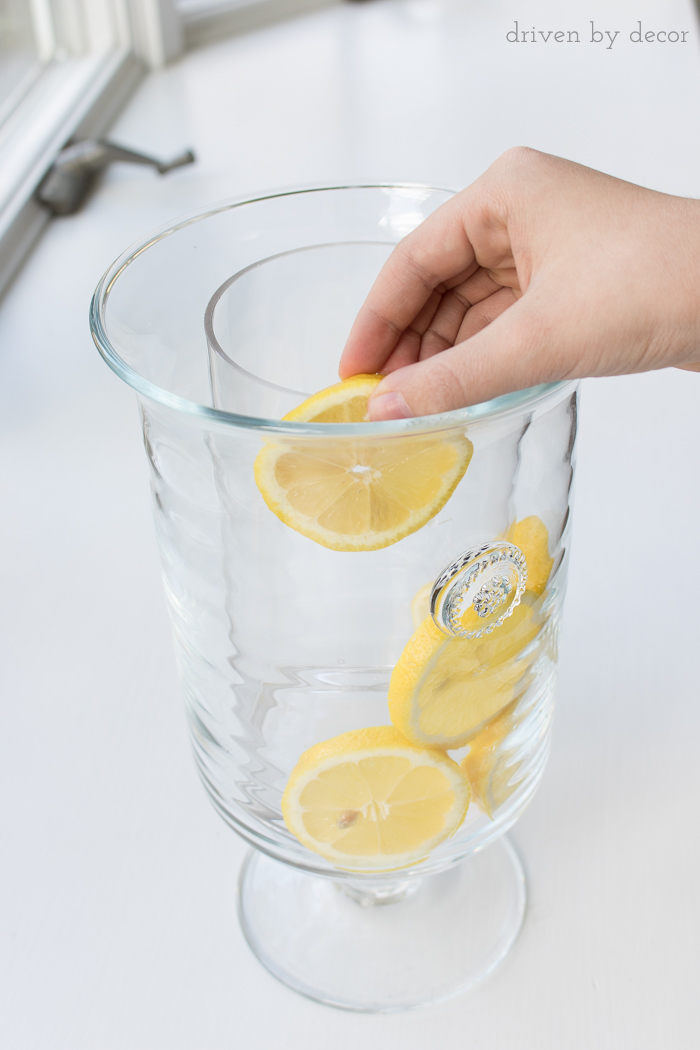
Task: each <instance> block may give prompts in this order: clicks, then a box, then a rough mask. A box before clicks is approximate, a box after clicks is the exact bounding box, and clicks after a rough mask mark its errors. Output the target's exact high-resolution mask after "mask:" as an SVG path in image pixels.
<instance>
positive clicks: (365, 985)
mask: <svg viewBox="0 0 700 1050" xmlns="http://www.w3.org/2000/svg"><path fill="white" fill-rule="evenodd" d="M449 196H450V194H449V193H448V192H447V191H442V190H436V189H432V188H429V187H423V186H354V187H333V188H324V189H312V190H297V191H293V192H289V193H281V194H277V195H274V196H268V197H261V198H259V199H254V200H245V201H239V202H233V203H227V204H223V205H219V206H217V207H215V208H212V209H210V210H207V211H204V212H200V213H198V214H196V215H193V216H191V217H188V218H185V219H183V220H182V221H181V222H179V223H177V224H175V225H172V226H170V227H168V228H166V229H163V230H161V231H159V232H157V233H155V234H154V235H152V236H150V237H149V238H147V239H145V240H144V241H143V242H142V243H140V244H138V245H137V246H135V247H134V248H132V249H131V250H129V251H128V252H127V253H125V254H124V255H123V256H122V257H121V258H120V259H118V260H117V261H116V262H115V263H114V265H113V266H112V267H111V268H110V269H109V271H108V272H107V273H106V274H105V276H104V277H103V279H102V281H101V282H100V284H99V286H98V288H97V290H96V293H95V296H94V298H93V303H92V307H91V326H92V333H93V337H94V339H95V342H96V344H97V346H98V349H99V351H100V353H101V354H102V356H103V357H104V359H105V360H106V362H107V363H108V364H109V366H110V367H111V368H112V369H113V370H114V371H115V372H116V373H117V375H119V376H120V378H121V379H123V380H124V381H125V382H127V383H128V384H129V385H130V386H132V387H133V388H134V390H135V391H136V393H137V396H138V402H139V407H140V413H141V420H142V426H143V436H144V444H145V448H146V453H147V456H148V460H149V464H150V470H151V486H152V492H153V501H154V512H155V522H156V529H157V534H158V540H159V545H160V552H161V558H162V569H163V580H164V586H165V592H166V596H167V602H168V608H169V612H170V617H171V621H172V627H173V632H174V637H175V646H176V655H177V662H178V669H179V674H180V679H181V682H182V689H183V693H184V698H185V706H186V712H187V717H188V720H189V726H190V731H191V738H192V745H193V750H194V755H195V759H196V762H197V766H198V769H199V772H200V774H201V778H202V781H203V783H204V786H205V788H206V790H207V792H208V794H209V796H210V798H211V800H212V802H213V804H214V806H215V807H216V809H217V811H218V812H219V813H220V814H221V816H222V817H223V819H224V820H225V821H226V822H227V823H228V824H229V825H230V826H231V827H232V828H233V829H234V830H235V831H236V832H238V834H239V835H241V836H242V837H243V838H244V839H246V841H247V842H249V843H250V844H251V846H252V847H253V852H252V853H251V855H250V856H249V858H248V860H247V862H246V864H245V866H244V869H243V872H242V875H241V884H240V895H239V902H240V920H241V924H242V927H243V930H244V932H245V935H246V937H247V939H248V941H249V943H250V945H251V947H252V949H253V951H254V952H255V953H256V955H257V956H258V958H259V959H260V960H261V961H262V962H263V963H264V965H265V966H266V967H267V968H268V969H269V970H270V971H271V972H272V973H273V974H274V975H275V976H277V977H278V978H280V979H281V980H283V981H285V982H286V983H287V984H288V985H290V986H291V987H293V988H295V989H296V990H298V991H299V992H301V993H303V994H305V995H307V996H309V997H311V998H314V999H317V1000H320V1001H322V1002H325V1003H329V1004H332V1005H335V1006H339V1007H344V1008H347V1009H355V1010H371V1011H388V1010H397V1009H406V1008H409V1007H414V1006H418V1005H423V1004H426V1003H430V1002H436V1001H439V1000H441V999H444V998H446V997H448V996H451V995H453V994H455V993H456V992H458V991H461V990H463V989H465V988H467V987H470V986H471V985H473V984H474V983H475V982H477V981H479V980H480V979H482V978H483V977H484V976H485V975H486V974H487V973H489V972H490V971H491V970H492V969H493V968H494V966H496V964H497V963H498V962H499V961H500V960H501V959H502V958H503V957H504V955H505V954H506V953H507V951H508V950H509V948H510V947H511V945H512V943H513V941H514V939H515V937H516V935H517V932H518V930H519V928H520V924H521V922H522V918H523V913H524V904H525V888H524V879H523V873H522V869H521V866H520V863H519V861H518V859H517V857H516V855H515V853H514V851H513V849H512V847H511V846H510V844H509V843H508V841H507V839H505V838H504V833H505V832H506V831H507V830H508V828H510V827H511V826H512V825H513V823H514V822H515V821H516V820H517V819H518V817H519V815H520V813H521V812H522V811H523V809H524V808H525V806H526V805H527V804H528V802H529V801H530V799H531V798H532V796H533V793H534V792H535V790H536V788H537V785H538V782H539V780H540V778H541V776H542V772H543V769H544V765H545V762H546V757H547V750H548V744H549V736H550V728H551V722H552V710H553V691H554V681H555V672H556V663H557V634H558V629H559V623H560V618H561V609H562V601H563V596H564V589H565V581H566V568H567V554H568V546H569V533H570V493H571V484H572V476H573V458H572V457H573V449H574V440H575V434H576V407H577V391H576V386H575V384H572V383H562V384H553V385H549V386H545V387H538V388H534V389H531V390H527V391H521V392H518V393H515V394H511V395H508V396H506V397H501V398H498V399H496V400H494V401H492V402H489V403H487V404H481V405H477V406H474V407H471V408H466V409H462V410H459V411H455V412H450V413H446V414H444V415H439V416H429V417H423V418H419V419H408V420H400V421H393V422H382V423H369V422H361V423H337V422H320V423H319V422H303V421H298V420H296V421H295V420H285V419H283V418H281V417H282V416H283V415H284V414H285V413H288V412H289V411H290V410H293V409H294V408H295V406H296V405H298V404H299V403H300V402H301V401H303V400H304V399H305V398H307V397H308V396H309V395H310V394H312V393H314V392H315V391H317V390H319V389H321V388H324V387H326V386H329V385H331V384H333V383H335V382H337V375H336V369H337V362H338V359H339V356H340V352H341V350H342V347H343V344H344V341H345V338H346V336H347V333H348V331H349V328H350V325H351V323H352V320H353V318H354V316H355V314H356V313H357V310H358V309H359V307H360V305H361V303H362V301H363V299H364V296H365V295H366V293H367V291H368V290H369V287H370V285H371V283H372V280H373V278H374V277H375V276H376V274H377V272H378V270H379V268H380V266H381V265H382V263H383V262H384V260H385V259H386V258H387V257H388V255H389V254H390V252H391V250H392V248H393V247H394V245H395V244H396V243H397V242H398V241H399V240H400V239H401V238H402V237H403V236H404V235H405V234H407V233H408V232H410V231H411V230H412V229H414V228H415V227H416V226H417V225H418V224H419V223H420V222H421V221H422V220H423V219H424V218H425V217H427V216H428V215H429V214H430V213H431V212H432V211H433V210H434V209H435V208H436V207H438V206H439V205H440V204H442V203H444V202H445V201H446V200H447V199H448V198H449ZM426 449H427V450H428V452H426ZM436 449H437V450H438V451H440V450H443V451H444V450H445V449H447V450H448V451H449V450H452V451H454V450H456V451H454V455H455V456H457V457H460V456H461V457H462V459H461V460H460V463H461V466H460V467H459V469H458V470H457V471H456V480H455V483H454V484H453V485H452V483H450V484H451V488H450V487H449V486H448V488H449V491H448V492H447V495H446V496H445V498H444V500H443V502H442V504H440V505H439V506H438V505H437V504H436V506H435V507H434V508H429V513H428V517H427V520H424V521H421V522H420V524H419V525H418V526H417V527H410V523H411V521H412V520H413V519H410V520H409V527H410V528H409V531H408V532H407V533H401V529H398V530H397V532H396V534H395V535H389V534H388V533H387V535H384V533H382V537H383V538H382V546H380V547H378V548H377V549H367V543H366V541H364V540H363V542H364V543H365V546H364V547H362V544H360V546H359V547H358V546H357V543H355V541H349V540H346V541H341V542H340V543H336V546H335V548H334V547H333V545H332V543H333V535H334V533H333V527H332V526H331V527H330V528H329V527H328V526H327V523H326V525H323V529H325V531H323V530H321V531H318V529H317V530H316V531H314V528H315V526H314V527H307V525H304V521H306V520H307V518H308V515H307V518H303V515H302V518H303V521H302V519H301V518H298V517H297V518H295V513H296V512H295V510H294V507H292V509H291V511H289V513H285V511H284V509H282V511H280V509H279V507H277V509H276V510H275V509H274V506H273V508H272V509H271V503H273V504H274V501H273V500H271V498H270V495H269V492H267V493H266V492H265V484H264V482H261V471H262V468H261V464H263V465H264V463H265V462H266V457H267V460H269V461H270V462H271V463H273V465H274V470H277V471H278V474H279V470H278V466H277V465H278V464H279V463H281V462H285V463H290V462H293V461H295V457H296V458H297V459H298V458H299V457H302V459H303V457H307V458H310V459H311V460H313V461H314V462H318V461H319V460H323V459H324V457H326V458H328V457H330V458H331V459H333V457H335V460H337V458H338V457H339V456H340V457H341V458H342V457H346V458H348V457H349V459H351V460H352V461H353V462H356V463H359V464H365V466H358V467H355V468H353V469H356V470H360V469H361V470H366V469H368V468H367V467H366V464H367V463H374V462H377V461H378V460H377V457H379V459H381V457H386V456H387V455H389V456H392V455H394V456H395V455H397V454H398V455H399V458H400V459H401V460H402V462H403V461H405V462H408V463H410V464H415V471H416V477H418V475H419V474H420V471H421V469H423V468H421V466H420V464H421V463H422V462H424V461H425V457H426V456H428V459H430V456H431V455H433V452H434V450H436ZM285 457H286V459H285ZM353 457H354V458H353ZM335 460H334V461H335ZM305 461H306V460H305ZM430 462H433V461H432V460H430ZM462 466H463V467H464V469H463V470H462ZM431 469H432V468H431ZM460 472H461V473H460ZM438 473H439V472H438ZM271 476H272V475H271ZM275 477H277V474H275ZM438 482H439V478H438ZM438 482H436V484H438ZM438 487H439V485H438ZM443 495H444V493H443ZM437 502H438V503H439V500H438V501H437ZM409 517H410V516H409ZM318 520H320V518H319V519H318ZM300 521H301V526H300ZM320 528H321V526H319V529H320ZM304 530H305V531H304ZM399 533H401V534H400V535H399ZM329 537H330V538H331V539H330V540H329ZM385 540H386V542H384V541H385ZM353 543H355V545H354V546H353ZM343 544H344V546H343ZM421 630H422V631H423V632H424V633H425V632H428V634H429V635H430V637H431V638H432V639H433V641H434V643H435V644H436V645H440V644H442V641H441V639H443V637H444V640H445V643H447V642H448V641H449V643H450V645H453V646H454V647H456V648H455V651H456V652H458V654H459V657H460V660H461V659H462V656H463V654H466V653H468V654H470V655H469V660H468V661H467V663H466V664H465V663H463V664H461V665H460V666H461V667H462V671H461V672H460V673H461V675H462V677H461V678H460V679H459V682H458V683H457V684H458V687H459V688H458V689H456V687H454V683H452V685H451V686H450V688H451V689H452V692H451V694H450V695H451V702H452V703H454V704H456V705H457V709H458V710H459V711H460V712H461V711H462V706H464V711H466V710H467V708H468V707H469V705H470V704H471V705H472V706H471V708H469V710H472V709H473V710H474V711H476V712H477V713H476V714H471V715H469V716H468V717H467V715H466V714H465V715H464V717H463V718H462V722H461V723H460V725H459V726H458V727H457V729H456V730H455V732H454V733H452V735H450V733H448V734H447V735H445V729H444V726H442V725H441V723H440V719H441V717H442V708H441V706H440V704H439V703H434V700H435V698H434V697H431V696H428V699H427V700H426V704H427V706H426V708H425V710H423V709H422V708H420V705H419V706H418V708H417V709H416V710H417V714H415V724H416V726H417V729H416V732H417V733H418V734H419V735H418V745H416V744H415V741H414V747H415V746H419V748H422V750H420V751H419V752H417V754H418V758H419V759H420V760H421V761H422V758H421V756H422V755H423V753H425V754H426V755H427V756H428V759H430V756H431V755H433V754H434V753H435V752H439V755H438V758H439V760H440V761H443V760H448V759H449V760H450V761H451V762H452V763H454V768H456V769H458V770H459V773H458V774H455V775H459V776H460V777H462V778H463V779H464V781H465V783H468V785H469V787H468V792H469V795H470V803H469V806H468V809H467V811H466V816H464V818H463V819H460V821H459V823H458V826H456V827H453V828H451V829H450V833H449V834H447V835H445V836H443V839H442V841H440V842H438V843H437V844H435V845H434V846H433V847H432V848H430V849H429V850H428V851H426V852H425V853H424V854H422V855H418V854H419V853H420V850H418V852H417V853H416V855H415V856H412V857H411V858H410V859H409V861H408V862H405V860H406V858H405V857H404V858H403V861H402V863H401V865H400V866H398V867H397V868H394V867H392V864H393V859H395V858H393V854H392V855H391V856H390V855H389V854H387V857H386V863H385V864H384V861H383V859H382V857H383V854H382V855H381V856H379V857H374V858H373V859H372V861H371V864H370V863H369V862H368V860H367V858H366V857H363V856H359V855H357V854H353V853H352V852H351V851H350V852H345V853H344V852H343V849H344V847H343V844H342V842H343V836H340V837H339V835H338V832H337V830H334V835H335V838H334V839H333V842H334V843H336V844H335V845H333V846H332V847H331V846H327V847H326V846H323V843H321V846H320V847H319V848H318V849H317V848H314V846H313V844H312V845H311V848H310V846H309V840H308V838H307V839H304V838H303V836H302V839H300V838H299V837H298V835H296V834H293V833H292V831H290V830H289V827H288V826H287V823H285V819H284V817H283V813H282V798H283V794H284V792H285V788H286V787H287V785H288V783H290V782H291V781H290V778H291V779H292V780H293V773H294V771H295V770H296V769H298V768H299V763H300V762H302V763H303V761H304V759H303V757H302V756H304V755H305V754H306V753H307V752H308V751H309V749H311V748H313V747H314V746H315V745H319V744H321V743H323V742H325V741H335V740H336V739H337V738H338V737H339V736H342V734H346V733H351V732H353V731H358V730H366V729H373V728H374V727H378V726H390V725H391V724H392V718H393V720H394V724H398V725H399V726H400V727H404V729H405V726H404V723H403V722H401V719H400V718H398V720H397V716H396V715H395V712H394V708H393V707H391V706H390V703H389V702H390V701H391V704H396V698H395V697H392V695H391V693H392V689H395V686H392V682H395V681H396V675H397V674H398V672H397V670H396V669H397V667H400V666H403V665H404V664H405V663H406V659H407V658H406V653H407V652H408V651H409V649H410V646H411V645H412V644H413V645H415V644H416V643H415V638H416V635H417V632H419V631H421ZM431 632H432V633H431ZM436 632H438V633H436ZM435 639H437V641H435ZM460 647H461V648H460ZM450 651H452V650H450ZM402 661H403V663H402ZM453 687H454V688H453ZM455 689H456V691H455ZM462 697H463V700H464V703H463V705H462ZM431 705H432V706H431ZM461 705H462V706H461ZM419 708H420V709H419ZM428 710H429V711H430V712H432V713H431V714H430V715H429V714H426V712H427V711H428ZM461 717H462V715H460V718H461ZM431 719H432V721H431ZM412 724H413V723H412ZM404 729H402V730H401V731H402V732H403V731H404ZM406 732H408V730H406ZM450 732H451V731H450ZM411 755H414V752H411ZM440 755H441V756H444V759H443V758H440V757H439V756H440ZM430 760H432V759H430ZM436 761H437V759H436ZM450 768H453V767H452V766H451V767H450ZM387 805H389V803H387ZM373 812H374V811H373ZM383 812H384V811H383ZM387 812H388V810H387ZM359 813H360V811H359V810H352V811H350V816H348V811H343V812H342V813H341V814H340V815H339V816H338V817H337V822H336V823H337V827H338V828H340V830H342V831H343V832H345V830H346V829H345V824H349V823H352V822H354V821H357V820H360V815H359ZM370 818H371V819H374V818H372V817H371V814H370V815H369V816H368V815H367V813H363V815H362V819H363V820H364V819H367V820H369V819H370ZM334 819H335V818H334ZM348 841H349V840H348ZM390 852H391V851H389V853H390ZM402 856H403V855H402ZM368 865H369V866H368ZM383 865H384V866H383Z"/></svg>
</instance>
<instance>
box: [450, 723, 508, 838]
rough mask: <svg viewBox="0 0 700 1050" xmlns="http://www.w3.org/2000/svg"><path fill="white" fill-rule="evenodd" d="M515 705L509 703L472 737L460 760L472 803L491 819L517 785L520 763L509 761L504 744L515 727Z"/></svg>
mask: <svg viewBox="0 0 700 1050" xmlns="http://www.w3.org/2000/svg"><path fill="white" fill-rule="evenodd" d="M514 707H515V704H509V705H508V707H507V708H505V710H503V711H502V712H501V713H500V714H499V715H498V716H497V717H496V718H494V719H493V721H491V722H489V724H488V725H487V726H485V727H484V728H483V729H482V730H481V732H480V733H478V734H477V735H476V736H475V737H474V739H473V740H472V741H471V743H470V744H469V753H468V754H467V755H466V756H465V758H464V759H463V761H462V769H463V770H464V772H465V774H466V775H467V778H468V780H469V784H470V786H471V789H472V798H473V800H474V802H476V803H477V805H478V806H479V807H480V808H481V809H483V811H484V812H485V813H486V815H487V816H489V817H491V819H492V820H493V815H494V812H495V811H496V810H497V809H498V807H499V806H502V805H503V803H504V802H506V801H507V799H509V798H510V796H511V795H512V794H513V792H514V791H515V789H516V787H517V786H518V780H517V772H518V767H519V763H518V762H509V761H508V754H507V751H506V748H505V746H504V744H505V740H506V738H507V736H508V734H509V733H510V732H511V730H512V729H513V727H514V719H513V710H514Z"/></svg>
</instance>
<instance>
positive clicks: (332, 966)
mask: <svg viewBox="0 0 700 1050" xmlns="http://www.w3.org/2000/svg"><path fill="white" fill-rule="evenodd" d="M239 911H240V921H241V926H242V927H243V932H244V933H245V936H246V938H247V940H248V943H249V944H250V946H251V948H252V949H253V951H254V952H255V954H256V955H257V957H258V959H260V961H261V962H262V964H263V965H264V966H265V967H266V968H267V969H268V970H269V971H270V973H272V974H273V975H274V976H275V977H277V978H278V979H279V980H280V981H283V982H284V983H285V984H287V985H289V987H290V988H293V989H294V990H295V991H297V992H300V993H301V994H302V995H305V996H307V997H308V998H310V999H316V1000H318V1001H319V1002H322V1003H326V1004H327V1005H329V1006H337V1007H340V1008H342V1009H345V1010H359V1011H366V1012H375V1013H388V1012H391V1011H394V1010H408V1009H412V1008H414V1007H419V1006H427V1005H429V1004H431V1003H437V1002H440V1001H441V1000H443V999H448V998H450V997H451V996H453V995H457V994H458V993H460V992H463V991H466V990H467V989H468V988H471V987H473V986H474V985H475V984H477V983H478V982H479V981H481V980H483V978H484V977H486V976H487V975H488V974H489V973H491V972H492V970H493V969H494V968H495V967H496V966H497V965H498V963H499V962H500V961H501V960H502V959H503V958H504V957H505V956H506V955H507V953H508V951H509V950H510V948H511V947H512V945H513V942H514V941H515V938H516V937H517V935H518V931H519V930H520V927H521V925H522V920H523V915H524V911H525V879H524V875H523V870H522V866H521V864H520V861H519V860H518V857H517V855H516V853H515V851H514V849H513V847H512V846H511V845H510V843H509V842H508V841H507V840H506V839H505V838H503V839H500V840H498V841H497V842H496V843H494V844H493V845H491V846H489V847H488V848H487V849H485V850H483V851H481V852H479V853H476V854H474V855H473V856H471V857H468V858H467V859H466V860H464V861H461V862H460V863H459V864H456V865H454V866H453V867H451V868H448V869H447V870H446V871H444V872H441V873H440V874H438V875H430V876H426V877H424V878H422V879H415V880H411V881H409V880H404V881H402V880H401V878H400V873H397V878H396V881H393V880H392V882H389V883H384V884H380V883H377V882H368V883H365V882H363V881H360V880H353V879H352V877H351V876H348V877H347V878H339V879H338V880H337V881H335V880H332V879H329V878H324V877H320V876H315V875H309V874H308V873H306V872H304V871H301V870H300V869H298V868H294V867H289V866H287V865H285V864H281V863H279V862H278V861H275V860H272V859H271V858H269V857H267V856H265V855H264V854H261V853H257V852H252V853H251V854H250V855H249V856H248V858H247V859H246V862H245V864H244V867H243V871H242V873H241V883H240V897H239Z"/></svg>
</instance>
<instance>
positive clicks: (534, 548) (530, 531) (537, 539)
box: [506, 514, 554, 596]
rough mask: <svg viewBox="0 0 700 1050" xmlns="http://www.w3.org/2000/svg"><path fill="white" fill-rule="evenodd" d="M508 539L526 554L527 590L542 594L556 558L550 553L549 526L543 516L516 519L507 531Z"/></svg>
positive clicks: (533, 515)
mask: <svg viewBox="0 0 700 1050" xmlns="http://www.w3.org/2000/svg"><path fill="white" fill-rule="evenodd" d="M506 539H507V540H508V542H509V543H513V544H515V546H516V547H519V548H520V550H521V551H522V552H523V554H524V555H525V561H526V562H527V583H526V584H525V586H526V588H527V590H528V591H530V592H531V593H532V594H535V595H538V596H539V595H541V594H542V593H543V592H544V589H545V587H546V586H547V581H548V580H549V574H550V573H551V571H552V566H553V565H554V558H552V557H550V554H549V533H548V531H547V526H546V525H545V523H544V522H543V521H542V519H541V518H538V517H537V515H535V514H532V515H530V517H529V518H522V519H521V520H520V521H514V522H513V524H512V525H511V526H510V528H509V529H508V532H507V533H506Z"/></svg>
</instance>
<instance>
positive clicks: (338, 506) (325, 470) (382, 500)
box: [254, 375, 473, 551]
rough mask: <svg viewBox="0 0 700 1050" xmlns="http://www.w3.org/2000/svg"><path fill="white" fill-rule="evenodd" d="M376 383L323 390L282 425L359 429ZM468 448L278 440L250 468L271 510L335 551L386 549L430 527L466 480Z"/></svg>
mask: <svg viewBox="0 0 700 1050" xmlns="http://www.w3.org/2000/svg"><path fill="white" fill-rule="evenodd" d="M381 379H382V377H381V376H369V375H360V376H353V377H352V378H351V379H346V380H345V381H344V382H342V383H336V385H335V386H331V387H328V389H327V390H321V391H320V392H319V393H318V394H314V395H313V397H310V398H308V400H306V401H304V402H303V404H301V405H299V406H298V408H295V409H293V410H292V411H291V412H289V413H288V414H287V415H286V416H285V417H284V419H285V420H287V421H291V422H307V423H360V422H363V421H366V420H367V402H368V401H369V397H370V394H371V393H372V391H373V390H374V388H375V387H376V386H377V384H378V383H379V382H381ZM472 451H473V446H472V444H471V442H470V441H469V440H468V439H467V438H466V437H464V435H462V434H457V435H450V436H449V437H445V435H444V434H442V435H425V434H422V435H416V436H412V435H410V434H409V435H401V436H399V437H393V438H387V439H385V440H384V439H382V440H380V439H378V438H362V437H358V438H354V439H353V438H348V437H343V438H332V437H330V438H325V437H324V438H323V439H319V438H314V439H313V440H309V439H306V441H305V440H304V439H303V438H297V439H284V438H278V439H276V440H275V441H274V442H268V443H267V444H266V445H265V446H264V447H263V448H262V449H261V451H260V452H259V454H258V456H257V459H256V460H255V467H254V473H255V481H256V483H257V486H258V488H259V490H260V493H261V495H262V497H263V499H264V500H265V502H266V504H267V505H268V507H269V508H270V510H271V511H272V512H273V513H274V514H276V515H277V517H278V518H279V519H280V520H281V521H283V522H284V523H285V525H288V526H289V527H290V528H292V529H295V530H296V531H297V532H300V533H301V534H302V535H304V536H308V538H309V539H312V540H314V541H315V542H316V543H320V544H321V545H322V546H323V547H330V548H331V550H336V551H370V550H378V549H379V548H381V547H388V546H389V545H390V544H392V543H396V542H397V541H398V540H400V539H403V537H404V536H408V535H410V534H411V533H412V532H415V531H416V530H417V529H419V528H421V526H423V525H425V523H426V522H427V521H430V519H431V518H432V517H434V516H435V514H437V513H438V511H439V510H440V509H441V508H442V507H443V506H444V505H445V503H446V502H447V500H448V499H449V498H450V496H451V495H452V493H453V492H454V490H455V488H456V486H457V484H458V482H459V481H460V479H461V478H462V476H463V475H464V472H465V470H466V469H467V467H468V465H469V461H470V459H471V456H472Z"/></svg>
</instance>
